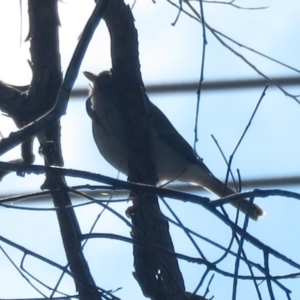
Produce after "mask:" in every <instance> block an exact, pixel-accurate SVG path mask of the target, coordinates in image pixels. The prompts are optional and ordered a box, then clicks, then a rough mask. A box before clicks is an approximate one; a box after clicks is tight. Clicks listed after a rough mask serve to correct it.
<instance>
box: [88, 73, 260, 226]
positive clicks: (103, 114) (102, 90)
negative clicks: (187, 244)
mask: <svg viewBox="0 0 300 300" xmlns="http://www.w3.org/2000/svg"><path fill="white" fill-rule="evenodd" d="M84 75H85V76H86V77H87V78H88V79H89V80H90V81H91V82H92V84H93V87H92V92H91V96H90V97H89V98H88V100H87V102H86V108H87V112H88V115H89V116H90V118H91V119H92V128H93V136H94V140H95V142H96V144H97V146H98V149H99V151H100V153H101V154H102V156H103V157H104V158H105V159H106V160H107V161H108V162H109V163H110V164H111V165H112V166H113V167H115V168H116V169H117V170H119V171H120V172H122V173H124V174H127V175H128V167H127V157H126V155H125V153H126V147H125V144H126V142H125V139H126V136H127V135H126V132H125V127H124V126H123V124H122V121H121V118H120V115H119V113H118V110H117V109H116V101H115V93H114V84H113V80H112V74H111V72H110V71H104V72H101V73H100V74H99V75H95V74H92V73H90V72H84ZM147 105H148V117H149V119H148V122H149V123H148V124H149V128H150V135H151V138H152V145H153V152H154V153H153V158H154V163H155V167H156V172H157V177H158V179H159V181H160V182H163V181H172V180H178V181H183V182H190V183H196V184H198V185H200V186H202V187H203V188H205V189H207V190H209V191H210V192H212V193H214V194H216V195H218V196H219V197H223V196H229V195H232V194H235V191H234V190H232V189H231V188H229V187H228V186H225V185H224V184H223V183H222V182H221V181H220V180H218V179H217V178H216V177H215V176H214V175H213V174H212V173H211V172H210V170H209V169H208V168H207V167H206V165H205V164H204V163H203V162H202V160H201V159H200V158H199V157H198V156H197V155H195V153H194V151H193V149H192V147H191V146H190V145H189V144H188V143H187V142H186V141H185V139H184V138H183V137H182V136H181V135H180V134H179V133H178V132H177V130H176V129H175V128H174V127H173V125H172V124H171V123H170V121H169V120H168V119H167V117H166V116H165V115H164V114H163V113H162V111H161V110H159V109H158V108H157V107H156V106H155V105H154V104H153V103H152V102H150V101H149V100H148V99H147ZM230 204H231V205H233V206H234V207H236V208H238V209H239V210H240V211H242V212H243V213H245V214H248V215H249V217H250V218H251V219H253V220H257V219H258V217H260V216H262V215H263V214H264V211H263V210H262V209H261V208H260V207H259V206H257V205H256V204H254V203H250V202H249V201H248V200H247V199H239V200H238V201H233V202H230Z"/></svg>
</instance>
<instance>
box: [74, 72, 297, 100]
mask: <svg viewBox="0 0 300 300" xmlns="http://www.w3.org/2000/svg"><path fill="white" fill-rule="evenodd" d="M272 80H273V81H274V82H276V83H277V84H279V85H281V86H299V85H300V77H295V76H293V77H292V76H291V77H274V78H272ZM267 83H268V81H267V80H266V79H265V78H250V79H249V78H248V79H247V78H246V79H235V80H214V81H204V82H203V84H202V91H209V92H213V91H221V90H237V89H239V90H240V89H254V88H262V87H264V86H265V85H266V84H267ZM197 89H198V82H196V81H194V82H180V83H169V84H149V85H146V91H147V93H149V94H166V93H184V92H196V91H197ZM88 94H89V89H85V88H84V89H74V90H73V91H72V94H71V96H72V97H74V98H79V97H87V96H88Z"/></svg>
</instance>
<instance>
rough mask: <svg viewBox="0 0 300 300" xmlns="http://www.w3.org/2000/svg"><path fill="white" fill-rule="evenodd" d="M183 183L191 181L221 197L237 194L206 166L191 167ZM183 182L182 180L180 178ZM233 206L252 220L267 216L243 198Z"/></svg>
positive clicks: (185, 174)
mask: <svg viewBox="0 0 300 300" xmlns="http://www.w3.org/2000/svg"><path fill="white" fill-rule="evenodd" d="M181 177H183V178H182V179H184V180H183V181H189V182H193V183H196V184H197V185H200V186H202V187H204V188H205V189H206V190H208V191H210V192H212V193H214V194H215V195H217V196H219V197H225V196H230V195H232V194H236V193H237V192H235V191H234V190H233V189H231V188H230V187H228V186H225V184H224V183H222V182H221V181H220V180H219V179H217V178H216V177H215V176H214V175H213V174H212V173H211V172H210V171H209V170H208V169H207V168H206V166H204V165H202V164H201V165H200V166H199V165H198V166H196V165H195V166H191V167H190V168H188V170H187V171H186V172H185V173H184V174H183V176H181ZM179 180H181V178H179ZM230 204H231V205H232V206H234V207H235V208H237V209H239V210H240V211H241V212H243V213H244V214H247V215H248V216H249V217H250V218H251V219H252V220H255V221H256V220H257V219H258V218H259V217H260V216H263V215H264V214H265V212H264V210H263V209H262V208H261V207H259V206H258V205H256V204H254V203H250V201H249V200H247V199H245V198H243V199H239V200H236V201H232V202H230Z"/></svg>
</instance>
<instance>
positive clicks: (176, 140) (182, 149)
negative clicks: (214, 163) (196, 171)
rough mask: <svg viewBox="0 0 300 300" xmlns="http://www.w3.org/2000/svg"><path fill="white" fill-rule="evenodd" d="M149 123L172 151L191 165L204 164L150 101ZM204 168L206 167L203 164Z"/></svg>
mask: <svg viewBox="0 0 300 300" xmlns="http://www.w3.org/2000/svg"><path fill="white" fill-rule="evenodd" d="M149 119H150V120H149V122H150V128H154V130H155V133H156V134H157V135H158V137H159V138H160V139H161V140H164V141H165V142H166V143H167V144H168V145H169V146H170V148H172V149H176V150H177V151H178V152H179V154H180V155H182V156H183V157H185V158H186V160H187V161H188V162H190V163H196V162H197V163H199V162H202V160H201V158H199V157H198V156H197V155H196V154H195V152H194V150H193V148H192V147H191V146H190V145H189V144H188V142H187V141H186V140H185V139H184V138H183V137H182V136H181V135H180V134H179V132H178V131H177V130H176V129H175V128H174V126H173V125H172V124H171V122H170V121H169V120H168V118H167V117H166V116H165V115H164V114H163V112H162V111H161V110H160V109H159V108H158V107H157V106H155V105H154V104H153V103H152V102H151V101H150V100H149ZM201 165H203V167H204V168H206V166H205V165H204V164H203V163H201ZM207 170H208V169H207Z"/></svg>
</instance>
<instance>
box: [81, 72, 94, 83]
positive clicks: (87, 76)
mask: <svg viewBox="0 0 300 300" xmlns="http://www.w3.org/2000/svg"><path fill="white" fill-rule="evenodd" d="M83 74H84V76H85V77H86V78H87V79H88V80H90V81H91V82H95V81H96V79H97V75H95V74H93V73H91V72H87V71H84V72H83Z"/></svg>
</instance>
